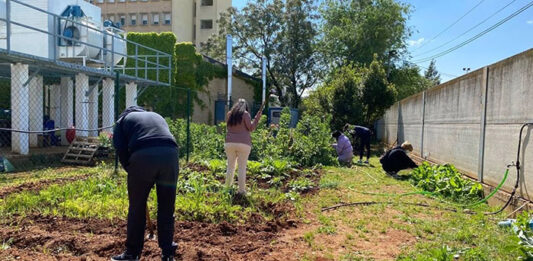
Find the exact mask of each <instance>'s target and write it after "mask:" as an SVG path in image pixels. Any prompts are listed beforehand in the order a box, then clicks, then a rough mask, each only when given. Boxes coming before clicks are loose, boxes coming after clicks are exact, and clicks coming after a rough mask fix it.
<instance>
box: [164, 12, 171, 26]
mask: <svg viewBox="0 0 533 261" xmlns="http://www.w3.org/2000/svg"><path fill="white" fill-rule="evenodd" d="M170 23H171V21H170V14H165V24H170Z"/></svg>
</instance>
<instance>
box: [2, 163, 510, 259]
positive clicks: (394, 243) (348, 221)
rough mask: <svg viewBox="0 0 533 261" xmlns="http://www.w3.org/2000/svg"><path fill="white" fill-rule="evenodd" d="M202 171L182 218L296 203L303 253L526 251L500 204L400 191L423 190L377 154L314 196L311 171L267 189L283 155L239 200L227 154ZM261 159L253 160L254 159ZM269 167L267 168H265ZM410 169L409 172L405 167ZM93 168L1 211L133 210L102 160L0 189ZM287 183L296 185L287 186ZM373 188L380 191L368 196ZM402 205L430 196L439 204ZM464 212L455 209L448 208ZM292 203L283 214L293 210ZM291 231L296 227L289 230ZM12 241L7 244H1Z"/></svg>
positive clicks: (179, 205)
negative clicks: (461, 203)
mask: <svg viewBox="0 0 533 261" xmlns="http://www.w3.org/2000/svg"><path fill="white" fill-rule="evenodd" d="M206 164H207V166H208V168H207V169H206V170H205V171H202V172H197V171H194V170H192V169H186V168H182V169H181V172H180V177H179V179H178V180H179V181H178V194H177V198H176V219H178V220H194V221H203V222H215V223H216V222H221V221H229V222H234V223H242V222H246V221H247V220H249V217H250V216H252V215H254V214H255V213H258V214H260V215H261V216H262V217H264V218H265V219H267V220H268V219H273V218H274V217H275V216H277V215H278V214H279V212H276V211H277V210H276V208H277V207H278V206H286V205H290V206H293V207H294V209H295V212H293V213H295V214H297V215H298V216H299V217H300V218H301V221H302V225H301V226H300V228H299V229H301V231H300V232H299V233H300V239H301V240H300V241H299V242H300V243H301V244H302V247H301V249H300V250H301V251H296V250H295V251H294V252H293V253H295V255H296V253H299V254H298V256H299V258H300V259H301V260H315V259H316V258H317V257H326V258H331V259H334V260H373V259H394V258H395V259H398V260H454V259H455V258H456V257H458V258H459V260H516V259H517V258H518V257H519V256H521V252H520V249H519V247H518V244H517V242H518V240H517V239H516V236H515V234H514V233H513V232H512V231H510V229H502V228H499V227H498V226H497V221H499V220H500V219H503V218H504V215H505V214H501V215H499V216H486V215H484V214H482V213H484V212H487V211H491V210H494V208H491V207H489V206H487V205H484V204H482V205H479V206H475V207H473V208H472V209H471V210H472V211H473V212H475V213H477V214H473V215H469V214H466V213H464V212H463V211H462V209H460V208H455V206H454V205H452V204H450V203H446V202H443V201H441V200H438V199H434V198H430V197H428V196H423V195H410V196H405V197H396V196H394V195H395V194H401V193H406V192H414V191H418V190H419V189H418V188H415V187H413V186H412V185H411V184H410V183H409V182H408V181H398V180H395V179H392V178H390V177H388V176H386V175H385V174H384V173H383V172H382V171H381V170H380V168H379V164H378V159H377V158H372V159H371V164H373V165H374V166H375V167H369V166H354V167H352V168H334V167H327V168H325V169H324V170H323V175H322V176H321V177H320V181H319V183H318V186H319V187H320V190H319V191H318V193H316V194H311V195H310V196H301V195H300V194H299V193H298V191H304V190H307V189H308V188H309V187H310V185H311V182H310V181H311V178H312V177H315V176H313V174H312V173H307V174H306V171H305V170H304V171H302V174H301V176H297V177H293V179H291V180H289V178H286V179H285V180H284V181H283V182H285V183H286V184H287V186H285V189H286V190H283V188H282V187H283V186H273V185H271V186H270V187H269V188H265V187H264V186H262V187H261V186H260V185H261V184H259V180H261V179H262V178H261V177H262V176H264V175H265V173H267V174H268V175H269V176H270V177H271V178H275V177H287V176H286V175H285V173H284V172H283V171H281V170H282V169H288V168H287V166H285V165H284V163H283V162H277V163H271V164H270V163H269V164H270V166H272V167H271V168H264V166H262V165H261V164H259V163H252V166H251V168H250V169H249V171H250V172H251V173H250V174H249V177H250V179H249V182H248V184H249V191H250V192H252V193H251V195H250V196H249V197H248V198H247V199H246V201H245V202H241V204H236V203H235V202H233V200H232V197H231V196H230V195H231V192H230V191H228V190H227V189H226V188H224V186H223V185H222V183H221V180H220V179H221V178H223V176H224V175H223V171H224V168H223V167H222V166H223V162H222V161H210V162H209V163H206ZM254 164H255V165H254ZM267 166H268V165H267ZM402 174H405V173H402ZM76 175H88V176H89V177H88V178H87V179H85V180H79V181H73V182H69V183H66V184H62V185H57V184H56V185H50V186H47V187H45V188H43V189H42V190H40V191H33V192H31V191H24V192H19V193H14V194H10V195H8V196H7V197H5V198H3V199H0V218H2V219H7V218H9V217H11V216H12V215H14V214H16V215H29V214H32V213H39V214H44V215H52V216H69V217H77V218H105V219H115V218H120V219H125V218H126V214H127V207H128V202H127V190H126V179H125V177H126V173H125V172H120V173H119V174H118V176H115V175H113V168H112V166H109V165H106V164H101V165H99V166H97V167H93V168H78V169H63V170H62V171H61V172H55V171H54V170H53V169H47V170H42V171H37V172H35V173H25V174H16V175H14V176H8V175H6V177H5V178H4V179H1V180H0V188H1V187H2V186H4V187H7V186H13V185H15V184H22V183H24V182H30V181H32V182H33V181H40V180H46V179H57V178H61V177H70V176H76ZM289 184H290V185H289ZM368 192H372V193H379V194H381V195H375V194H368ZM363 201H379V202H386V203H387V204H374V205H368V206H357V207H342V208H339V209H336V210H331V211H325V212H322V211H321V209H322V208H323V207H329V206H332V205H335V204H339V203H342V202H363ZM405 203H425V204H428V205H430V206H432V208H425V207H421V206H415V205H408V204H405ZM148 205H149V207H150V210H151V215H152V216H153V217H155V212H156V195H155V191H154V190H153V191H152V193H151V195H150V198H149V203H148ZM450 208H451V209H457V212H453V211H449V209H450ZM290 210H291V209H286V210H282V211H290ZM289 233H292V232H289ZM10 244H11V242H8V241H6V242H2V244H1V245H0V249H5V248H8V247H9V245H10Z"/></svg>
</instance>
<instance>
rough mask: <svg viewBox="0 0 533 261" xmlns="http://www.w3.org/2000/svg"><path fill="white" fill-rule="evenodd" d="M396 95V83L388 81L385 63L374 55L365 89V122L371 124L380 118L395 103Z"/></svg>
mask: <svg viewBox="0 0 533 261" xmlns="http://www.w3.org/2000/svg"><path fill="white" fill-rule="evenodd" d="M396 95H397V92H396V88H395V87H394V84H390V83H389V82H388V80H387V74H386V73H385V68H384V67H383V64H382V63H381V62H380V61H379V60H378V57H377V55H374V60H373V61H372V63H370V66H369V68H368V72H367V75H366V78H365V84H364V89H363V108H364V122H365V123H366V124H368V125H370V124H372V123H374V122H375V121H376V120H378V119H379V118H380V117H381V116H382V115H383V114H384V113H385V110H386V109H387V108H389V107H390V106H391V105H392V104H394V102H395V101H396Z"/></svg>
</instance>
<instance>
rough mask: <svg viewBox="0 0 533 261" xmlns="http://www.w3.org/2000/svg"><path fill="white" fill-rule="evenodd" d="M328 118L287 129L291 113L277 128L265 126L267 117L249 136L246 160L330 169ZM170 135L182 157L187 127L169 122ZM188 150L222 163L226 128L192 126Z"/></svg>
mask: <svg viewBox="0 0 533 261" xmlns="http://www.w3.org/2000/svg"><path fill="white" fill-rule="evenodd" d="M329 121H330V118H329V117H324V118H320V117H318V116H310V115H303V117H302V118H301V120H300V122H299V123H298V125H297V126H296V128H294V129H291V128H289V123H290V110H289V109H288V108H286V109H284V110H283V112H282V115H281V119H280V124H279V125H278V126H273V127H268V128H267V126H266V116H263V117H262V118H261V120H260V122H259V125H258V128H257V130H256V131H254V132H252V152H251V154H250V157H249V159H250V160H255V161H263V160H270V159H272V160H287V161H289V162H297V163H299V164H300V165H301V166H304V167H307V166H314V165H317V164H322V165H332V164H334V163H335V157H334V154H335V153H334V150H333V148H332V147H331V145H330V143H331V134H330V130H329V125H328V123H329ZM168 124H169V127H170V131H171V132H172V134H173V135H174V137H175V138H176V140H177V141H178V144H179V146H180V150H181V153H180V155H181V156H183V155H185V154H186V144H187V129H186V128H187V125H186V121H185V120H183V119H178V120H168ZM190 135H191V137H190V139H191V142H190V143H191V148H190V149H189V151H190V153H191V155H193V157H194V158H197V159H202V160H209V159H225V158H226V155H225V152H224V142H225V136H226V126H225V124H220V125H218V126H209V125H204V124H195V123H191V126H190Z"/></svg>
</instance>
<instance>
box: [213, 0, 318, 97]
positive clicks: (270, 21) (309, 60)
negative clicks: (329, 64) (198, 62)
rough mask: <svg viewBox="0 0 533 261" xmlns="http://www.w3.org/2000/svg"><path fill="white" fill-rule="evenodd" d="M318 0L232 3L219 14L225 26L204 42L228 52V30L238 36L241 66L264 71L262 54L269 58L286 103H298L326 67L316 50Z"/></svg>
mask: <svg viewBox="0 0 533 261" xmlns="http://www.w3.org/2000/svg"><path fill="white" fill-rule="evenodd" d="M313 10H316V7H315V3H314V0H284V1H281V0H258V1H250V2H248V4H247V5H246V6H245V7H244V8H243V9H242V10H237V9H234V8H232V9H230V10H228V12H227V13H225V14H223V15H222V16H221V18H220V19H219V21H218V23H219V25H220V28H221V30H220V32H219V34H218V35H214V36H213V37H211V38H210V39H209V40H208V42H207V43H204V44H203V45H202V50H203V51H204V52H206V53H207V55H209V56H212V57H215V58H218V59H223V58H225V57H224V56H225V50H226V49H225V39H226V38H225V35H226V34H231V35H232V36H233V39H234V46H233V53H234V61H235V62H236V66H237V67H239V68H240V69H243V70H247V71H251V72H252V73H255V74H259V73H260V70H261V57H263V56H265V57H266V58H267V74H268V81H269V82H270V85H271V86H272V88H273V89H274V91H275V92H276V94H277V95H278V96H279V98H280V102H281V104H282V105H283V106H291V107H298V106H299V105H300V102H301V97H302V94H303V93H304V91H305V90H307V89H309V88H310V87H312V86H314V85H315V84H316V82H317V81H318V80H319V79H320V77H321V73H322V72H323V70H322V68H321V63H320V59H319V58H320V57H319V55H320V53H319V52H316V43H317V35H318V31H317V30H316V29H315V27H316V26H315V24H314V21H316V18H317V17H316V14H314V11H313Z"/></svg>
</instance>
